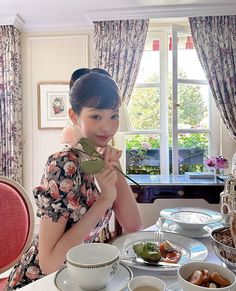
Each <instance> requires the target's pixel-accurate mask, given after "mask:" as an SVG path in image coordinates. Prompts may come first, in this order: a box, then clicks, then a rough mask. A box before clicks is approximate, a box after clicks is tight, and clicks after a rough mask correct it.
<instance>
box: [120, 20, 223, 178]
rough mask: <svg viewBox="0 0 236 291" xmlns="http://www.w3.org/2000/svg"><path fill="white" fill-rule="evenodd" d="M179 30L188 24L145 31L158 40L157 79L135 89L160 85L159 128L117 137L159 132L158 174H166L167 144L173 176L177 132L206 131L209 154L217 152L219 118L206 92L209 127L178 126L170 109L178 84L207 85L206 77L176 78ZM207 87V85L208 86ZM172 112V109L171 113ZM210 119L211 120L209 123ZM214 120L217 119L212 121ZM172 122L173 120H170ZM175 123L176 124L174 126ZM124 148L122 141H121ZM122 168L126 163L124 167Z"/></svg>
mask: <svg viewBox="0 0 236 291" xmlns="http://www.w3.org/2000/svg"><path fill="white" fill-rule="evenodd" d="M180 29H182V31H183V29H184V30H185V31H186V32H188V33H189V34H190V30H189V27H188V25H187V24H186V25H185V26H182V25H181V26H179V25H175V24H171V25H169V26H167V27H164V28H163V29H162V31H160V29H157V28H156V27H152V26H151V27H150V28H149V31H148V35H147V38H149V39H150V38H151V39H153V40H154V39H159V40H160V64H159V66H160V68H159V69H160V70H159V71H160V72H161V74H160V82H159V83H158V82H157V83H156V84H155V85H154V84H153V83H136V84H135V86H134V87H135V88H150V87H159V88H160V108H161V110H160V129H156V130H148V129H144V130H135V129H133V130H132V131H129V132H126V133H124V134H122V136H121V138H123V140H125V135H135V134H158V135H160V173H161V175H169V174H170V173H169V146H172V161H173V164H172V173H173V175H178V174H179V171H178V168H179V164H178V134H179V133H208V136H209V146H208V153H209V155H212V154H213V153H217V152H218V151H219V147H218V146H216V144H217V141H219V138H220V121H219V113H218V112H217V110H215V109H216V107H215V106H214V104H213V103H214V100H213V97H212V95H211V94H210V98H209V107H208V108H209V128H208V129H178V126H177V120H176V114H177V108H174V107H175V106H174V104H177V102H176V100H177V99H176V97H177V89H178V84H190V85H194V84H196V85H208V82H207V81H206V80H193V79H181V78H178V60H177V32H178V31H179V30H180ZM170 33H172V41H173V42H172V45H173V47H172V53H173V57H172V60H173V63H172V82H173V84H172V88H173V89H172V102H173V110H172V145H169V144H168V136H169V133H168V98H166V96H168V39H169V34H170ZM208 90H209V92H210V88H209V85H208ZM174 111H175V112H174ZM213 120H214V123H213ZM216 120H217V122H215V121H216ZM174 122H175V123H174ZM175 125H176V126H177V127H176V128H175ZM123 144H124V147H123V149H125V142H124V141H123ZM125 164H126V158H125V155H124V165H125ZM124 168H125V169H126V165H125V167H124Z"/></svg>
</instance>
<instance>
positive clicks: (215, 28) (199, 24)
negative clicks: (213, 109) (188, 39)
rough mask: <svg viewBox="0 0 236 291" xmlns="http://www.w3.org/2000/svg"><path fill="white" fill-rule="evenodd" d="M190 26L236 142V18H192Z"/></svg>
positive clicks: (219, 107)
mask: <svg viewBox="0 0 236 291" xmlns="http://www.w3.org/2000/svg"><path fill="white" fill-rule="evenodd" d="M189 23H190V28H191V32H192V37H193V41H194V45H195V48H196V51H197V54H198V57H199V60H200V62H201V65H202V67H203V70H204V72H205V74H206V78H207V80H208V82H209V85H210V88H211V92H212V95H213V97H214V100H215V102H216V105H217V108H218V109H219V112H220V115H221V117H222V119H223V122H224V124H225V125H226V127H227V129H228V131H229V133H230V135H231V137H232V138H233V140H234V141H235V142H236V16H206V17H191V18H189Z"/></svg>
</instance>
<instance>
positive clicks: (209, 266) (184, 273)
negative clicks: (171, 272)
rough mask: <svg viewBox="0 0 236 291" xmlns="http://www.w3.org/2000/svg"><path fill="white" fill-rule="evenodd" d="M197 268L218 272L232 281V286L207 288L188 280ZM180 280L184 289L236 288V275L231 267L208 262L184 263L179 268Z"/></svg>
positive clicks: (219, 290) (217, 290)
mask: <svg viewBox="0 0 236 291" xmlns="http://www.w3.org/2000/svg"><path fill="white" fill-rule="evenodd" d="M196 270H200V271H202V270H208V271H209V273H213V272H218V273H219V274H220V275H221V276H223V277H224V278H226V279H228V280H229V281H230V282H231V285H230V286H227V287H223V288H207V287H201V286H197V285H194V284H192V283H190V282H188V281H187V279H188V277H189V276H190V275H191V274H192V273H193V272H194V271H196ZM178 282H179V285H180V287H181V288H182V290H183V291H207V290H208V291H209V290H212V291H235V290H236V277H235V275H234V273H233V272H232V271H230V270H229V269H227V268H225V267H223V266H221V265H217V264H213V263H207V262H191V263H186V264H184V265H182V266H181V267H180V268H179V269H178Z"/></svg>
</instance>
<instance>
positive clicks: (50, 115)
mask: <svg viewBox="0 0 236 291" xmlns="http://www.w3.org/2000/svg"><path fill="white" fill-rule="evenodd" d="M69 104H70V103H69V83H66V82H60V83H59V82H50V83H46V82H41V83H38V113H39V114H38V126H39V128H40V129H46V128H47V129H49V128H63V127H64V126H65V125H66V122H67V121H68V119H69V117H68V109H69Z"/></svg>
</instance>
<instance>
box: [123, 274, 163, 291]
mask: <svg viewBox="0 0 236 291" xmlns="http://www.w3.org/2000/svg"><path fill="white" fill-rule="evenodd" d="M138 287H139V288H140V289H139V290H140V291H141V290H143V291H147V290H148V289H147V288H148V287H150V288H151V287H152V288H155V289H152V290H153V291H154V290H156V291H164V290H166V285H165V283H164V282H163V281H162V280H161V279H159V278H157V277H154V276H139V277H135V278H133V279H131V280H130V281H129V283H128V289H129V291H133V290H135V289H136V288H138ZM141 287H142V288H143V289H141Z"/></svg>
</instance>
